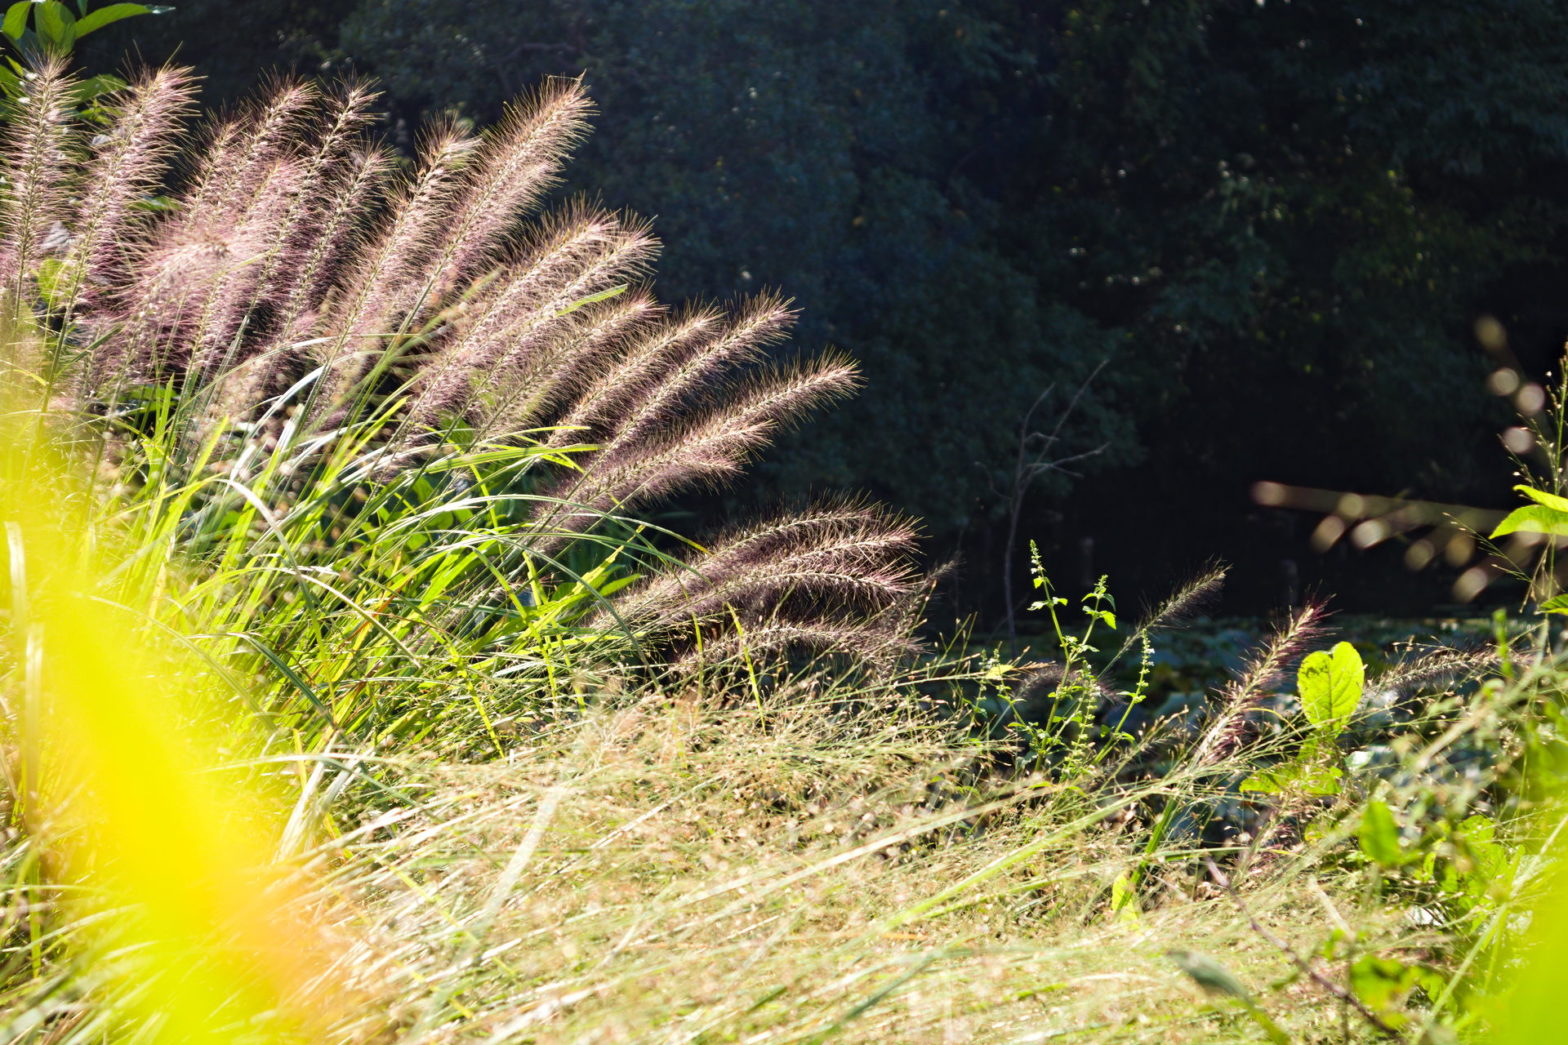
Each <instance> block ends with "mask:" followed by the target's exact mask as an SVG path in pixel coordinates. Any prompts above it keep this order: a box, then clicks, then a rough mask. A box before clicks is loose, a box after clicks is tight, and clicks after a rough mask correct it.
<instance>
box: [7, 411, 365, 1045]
mask: <svg viewBox="0 0 1568 1045" xmlns="http://www.w3.org/2000/svg"><path fill="white" fill-rule="evenodd" d="M15 416H16V415H12V417H13V418H15ZM8 427H9V431H8V433H7V434H8V435H10V436H12V437H13V438H12V439H11V440H9V441H8V446H7V452H6V454H5V455H4V456H5V463H4V465H3V474H0V518H3V519H4V521H5V527H4V547H5V556H6V559H7V562H8V568H9V573H8V576H9V591H8V595H9V599H8V602H9V609H10V616H11V623H12V627H11V629H10V639H11V643H12V645H13V649H12V650H11V656H12V657H13V658H14V659H13V661H12V663H13V664H15V665H17V666H18V668H19V670H18V671H17V675H18V677H19V678H20V680H21V683H22V685H21V688H22V693H21V695H20V697H21V703H22V708H21V711H22V714H21V716H20V717H21V720H22V731H21V732H22V736H21V740H22V745H21V747H22V751H23V756H22V759H21V765H20V774H19V776H20V777H21V779H20V780H19V781H18V784H19V785H20V787H21V794H22V801H23V806H24V816H25V819H26V823H27V827H28V830H29V831H30V832H31V833H32V835H33V837H34V838H36V839H38V840H39V842H40V843H41V847H42V850H43V853H44V857H43V866H44V869H45V873H46V875H47V876H48V878H49V880H50V881H49V883H48V884H49V885H52V886H55V887H65V888H64V889H62V890H61V893H60V895H61V897H62V904H64V907H63V911H64V912H65V913H66V916H67V917H69V918H72V919H74V920H75V921H77V923H78V924H79V925H80V926H81V927H82V928H81V931H80V932H79V933H76V934H73V938H74V939H76V940H78V941H83V942H85V945H86V947H87V948H88V950H89V951H90V952H91V953H90V954H89V955H86V956H84V957H87V958H89V959H90V960H91V961H92V962H93V963H95V965H98V966H100V967H101V968H103V969H104V970H105V971H107V973H108V975H109V977H110V979H111V980H113V981H116V984H115V985H116V987H117V988H118V989H117V990H115V991H114V993H115V994H116V996H118V997H120V998H122V999H125V1007H126V1011H125V1012H124V1013H123V1018H124V1024H125V1026H124V1033H125V1034H126V1036H128V1037H133V1038H135V1039H137V1040H154V1041H169V1042H201V1041H226V1042H232V1041H236V1040H257V1041H288V1040H310V1039H311V1038H313V1037H314V1036H315V1031H317V1030H319V1029H321V1028H323V1027H324V1026H325V1025H326V1024H327V1023H329V1022H331V1021H332V1020H333V1019H334V1018H335V1016H336V1014H337V1013H339V1012H340V1011H341V1008H342V1006H343V1005H344V1004H345V1003H346V1002H347V999H346V998H345V996H344V994H343V992H341V991H339V990H335V989H332V986H331V985H330V984H328V983H324V982H322V980H321V976H322V970H324V969H326V968H328V967H329V966H330V948H329V946H328V944H327V943H326V941H325V938H324V937H323V936H322V934H321V933H319V932H318V931H315V930H314V929H313V928H312V926H311V925H309V924H306V923H305V922H304V921H302V919H301V916H300V915H299V914H298V913H297V912H298V905H297V903H295V902H294V901H296V900H297V899H298V898H299V897H300V896H301V895H302V893H303V891H304V888H305V884H304V882H303V881H302V879H301V877H300V876H299V875H298V874H296V873H294V872H293V871H291V869H290V868H289V867H287V866H286V865H281V864H278V863H276V862H275V861H274V853H275V851H276V847H277V832H278V829H279V828H280V827H281V825H282V822H283V818H282V817H281V816H280V815H279V811H278V810H277V809H276V808H275V807H274V805H273V803H270V802H268V801H267V800H266V795H265V793H264V791H263V790H262V789H261V788H259V787H258V786H256V782H255V779H254V777H255V771H254V770H252V769H245V768H236V763H243V762H244V760H245V758H246V756H247V755H249V754H252V753H253V752H248V751H246V750H244V749H243V744H244V739H243V738H244V737H245V736H246V735H247V733H248V730H247V729H246V727H245V726H244V725H243V724H238V723H236V721H235V720H236V718H238V717H239V714H240V712H239V709H235V708H225V706H224V704H223V701H222V700H221V698H220V697H219V695H218V693H217V687H216V686H215V685H214V684H213V683H212V681H211V679H210V674H211V672H210V669H206V670H204V667H205V666H204V665H202V664H200V663H199V662H198V661H197V660H196V658H195V657H193V656H190V655H184V656H182V655H181V649H182V647H181V646H180V644H179V642H178V640H177V637H176V636H169V637H167V639H166V640H164V641H158V642H157V643H156V646H155V644H154V643H153V642H152V641H151V639H150V638H149V634H150V633H149V631H148V629H147V627H146V624H147V622H145V621H138V620H137V619H136V618H135V615H134V612H133V611H132V610H130V609H129V608H127V606H128V604H129V605H143V606H145V605H147V604H148V603H147V602H146V601H145V600H148V599H155V598H156V595H155V593H152V592H125V591H120V592H117V593H113V594H114V595H118V596H119V598H118V599H116V598H113V597H110V596H109V595H108V594H106V584H105V579H106V578H110V577H112V576H114V575H115V567H116V566H120V565H123V561H122V562H116V561H115V559H116V553H117V552H119V551H120V550H119V549H116V548H115V547H114V545H113V542H112V540H108V539H106V538H105V535H104V534H102V533H92V534H89V533H88V532H86V529H85V526H84V525H82V524H77V525H72V523H71V521H70V520H71V519H72V517H73V514H75V513H72V512H70V511H69V510H68V509H67V498H66V493H65V492H66V490H67V489H68V482H67V479H66V477H65V471H64V469H62V468H58V467H51V466H50V465H49V464H48V463H47V462H45V463H40V459H39V455H38V454H37V453H32V452H27V448H26V446H25V433H23V432H19V431H18V429H21V428H23V427H24V426H23V425H20V424H11V425H9V426H8ZM19 435H20V436H23V438H21V439H18V438H17V437H18V436H19ZM124 553H126V554H134V549H125V550H124ZM225 720H227V722H225ZM236 1028H244V1031H243V1033H241V1032H238V1031H237V1030H236ZM237 1035H239V1036H237Z"/></svg>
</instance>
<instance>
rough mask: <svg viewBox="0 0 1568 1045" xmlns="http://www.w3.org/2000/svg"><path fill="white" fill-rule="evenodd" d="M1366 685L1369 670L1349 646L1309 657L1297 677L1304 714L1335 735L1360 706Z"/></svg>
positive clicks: (1340, 646) (1304, 661)
mask: <svg viewBox="0 0 1568 1045" xmlns="http://www.w3.org/2000/svg"><path fill="white" fill-rule="evenodd" d="M1365 685H1366V666H1365V665H1364V664H1362V663H1361V654H1359V653H1357V652H1356V648H1355V647H1354V646H1352V645H1351V644H1350V643H1348V642H1341V643H1339V644H1338V645H1336V646H1335V647H1334V649H1333V651H1332V652H1327V653H1325V652H1324V651H1322V650H1319V651H1317V652H1316V653H1309V654H1307V656H1306V657H1305V658H1304V659H1303V660H1302V662H1301V670H1300V671H1299V672H1297V674H1296V688H1297V691H1298V692H1299V693H1300V694H1301V710H1302V711H1304V712H1305V713H1306V716H1307V721H1308V722H1311V723H1312V724H1313V725H1314V726H1317V727H1318V728H1320V729H1323V730H1327V731H1330V732H1334V733H1338V732H1339V731H1340V730H1341V729H1343V728H1344V726H1345V720H1346V719H1348V718H1349V717H1350V716H1351V715H1352V714H1353V713H1354V712H1355V710H1356V707H1357V705H1359V704H1360V703H1361V691H1362V689H1363V688H1364V687H1365Z"/></svg>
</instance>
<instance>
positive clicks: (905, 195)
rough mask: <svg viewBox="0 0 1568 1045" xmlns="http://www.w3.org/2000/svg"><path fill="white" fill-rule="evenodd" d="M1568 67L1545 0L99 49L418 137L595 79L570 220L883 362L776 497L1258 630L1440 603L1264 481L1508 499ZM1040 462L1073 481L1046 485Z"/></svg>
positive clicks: (625, 21)
mask: <svg viewBox="0 0 1568 1045" xmlns="http://www.w3.org/2000/svg"><path fill="white" fill-rule="evenodd" d="M1565 38H1568V6H1565V5H1562V4H1560V3H1557V2H1555V0H1484V2H1483V0H1293V2H1288V0H1267V2H1264V0H1160V2H1157V3H1150V2H1149V0H1143V2H1142V3H1138V2H1135V0H1080V2H1075V3H1066V2H1055V0H862V2H861V3H857V4H843V3H840V2H838V0H795V2H791V3H756V2H754V0H328V2H320V3H306V2H299V0H247V2H246V3H243V4H235V3H232V2H223V0H182V2H181V3H180V4H179V6H178V8H177V9H176V10H175V11H173V12H171V13H168V14H165V15H163V16H162V17H159V18H156V19H134V20H131V21H129V22H126V23H123V24H122V25H121V26H117V27H115V28H114V29H113V30H107V31H105V32H103V33H101V34H98V35H97V36H95V37H94V38H93V39H92V40H91V41H90V42H88V43H86V44H84V45H83V47H82V51H83V52H84V53H83V60H84V62H85V63H87V64H88V65H89V66H100V67H101V66H112V65H114V64H116V63H117V62H119V61H120V56H121V55H122V54H124V53H126V52H127V51H130V52H132V53H135V54H138V55H139V56H140V57H141V58H142V59H143V60H147V61H154V62H157V61H163V60H165V59H167V58H170V57H171V56H172V57H174V58H175V59H177V60H179V61H182V62H186V63H191V64H194V65H195V66H197V67H198V69H199V70H200V71H201V72H202V73H203V74H204V75H205V76H206V77H207V79H208V89H207V95H206V97H207V101H208V103H209V104H213V105H222V104H229V103H232V102H233V101H235V100H236V99H239V98H241V97H243V96H244V94H245V93H246V92H248V91H249V90H250V89H251V88H252V87H253V86H254V85H253V83H252V82H251V80H252V70H254V69H256V68H259V67H261V68H265V67H270V68H274V69H277V70H279V71H286V70H289V69H298V70H301V71H306V72H310V73H313V74H314V73H320V72H323V71H325V72H327V73H328V74H333V73H339V74H342V75H351V74H368V75H371V76H374V77H376V78H377V79H378V80H379V81H380V82H381V83H382V85H383V86H384V88H385V90H386V102H385V104H386V109H387V112H388V113H389V133H390V134H391V136H392V137H393V139H394V141H397V142H399V143H400V144H403V145H407V146H412V144H413V142H414V141H415V140H416V137H417V134H418V128H419V127H420V126H421V125H422V124H425V123H427V122H428V121H429V120H431V119H433V118H435V117H437V116H439V115H441V114H444V113H455V114H457V115H459V116H460V117H463V118H467V119H472V120H473V121H475V122H476V123H484V122H487V121H490V120H492V119H494V118H495V117H496V116H497V115H498V114H499V112H500V110H501V105H502V103H503V102H504V101H505V100H507V99H510V98H512V97H515V96H517V95H518V94H520V93H522V92H524V91H526V90H528V89H529V87H530V86H531V85H533V84H535V83H537V82H538V81H539V80H540V79H541V78H542V77H544V76H546V75H566V76H576V75H579V74H581V75H583V76H584V77H585V79H586V81H587V83H588V85H589V89H590V91H591V93H592V95H593V96H594V98H595V99H596V101H597V102H598V104H599V107H600V110H601V114H600V115H599V116H598V117H597V119H596V120H595V126H596V130H595V133H594V135H593V137H592V138H591V140H590V141H589V142H588V143H587V144H586V145H585V147H584V148H583V149H582V150H581V152H580V154H579V158H578V160H577V161H576V162H575V163H574V164H573V165H572V166H571V167H570V169H569V181H568V184H567V185H566V186H565V189H564V191H567V192H582V193H588V194H590V195H593V196H595V197H597V198H599V199H602V200H603V201H604V202H606V203H608V204H611V205H613V206H618V207H627V208H630V209H632V210H635V211H637V212H639V213H642V214H645V215H649V216H654V217H656V219H657V230H658V232H659V234H660V236H661V237H662V238H663V240H664V242H665V251H664V255H663V258H662V260H661V261H660V264H659V272H660V276H659V291H660V294H661V296H662V297H664V298H665V299H666V300H678V299H681V298H686V297H709V298H725V297H730V296H733V295H735V294H737V293H744V292H749V291H755V290H758V289H761V288H763V287H776V288H780V289H781V290H783V291H784V292H785V293H786V294H788V295H790V296H792V297H793V298H795V300H796V302H797V304H798V306H799V307H800V308H801V309H802V310H803V315H802V324H801V327H800V333H799V337H798V338H797V343H798V344H799V345H801V346H802V347H804V348H815V347H819V346H820V345H822V344H824V343H832V344H835V345H838V346H840V347H842V348H844V349H846V350H848V351H849V352H851V353H852V354H853V355H854V356H855V357H857V358H858V359H859V360H860V361H861V363H862V365H863V367H864V370H865V374H866V378H867V387H866V389H865V391H864V392H863V393H862V394H861V395H860V396H859V397H858V398H857V399H856V400H855V401H853V402H852V403H850V404H849V405H847V406H845V407H843V408H841V409H839V410H838V411H836V412H834V413H833V414H832V415H831V416H828V417H826V418H823V419H821V420H818V421H815V422H813V423H812V424H811V425H810V426H809V429H808V431H807V432H806V433H804V434H802V435H801V436H798V437H796V438H794V439H792V440H790V441H787V442H786V444H785V445H784V446H782V447H781V448H780V449H778V450H776V451H775V452H773V453H772V454H770V455H769V458H768V461H767V463H766V464H765V466H764V469H763V471H762V476H763V478H764V480H765V482H764V483H762V484H758V485H759V487H760V488H761V489H762V490H763V492H764V493H765V495H767V496H769V497H771V498H776V497H778V496H784V497H786V498H788V497H799V496H804V495H805V494H806V493H807V492H808V491H816V490H824V489H833V488H845V487H849V488H854V489H859V490H864V491H866V492H868V493H870V494H872V495H874V496H876V497H879V498H883V499H886V500H888V501H890V502H892V503H893V504H896V505H898V506H899V507H901V508H904V509H906V510H908V511H910V512H913V513H915V514H918V515H919V516H921V517H922V518H923V519H924V520H925V527H926V531H927V534H928V537H929V545H930V548H931V550H932V554H933V555H934V556H936V557H945V556H951V555H957V556H958V557H959V560H960V563H961V567H960V570H959V572H958V573H957V575H956V577H957V579H956V580H955V582H954V583H953V584H952V585H950V599H951V603H952V606H951V608H952V609H953V610H954V611H956V612H972V611H978V612H979V613H980V614H981V620H982V623H983V624H991V623H994V622H995V621H996V620H998V619H999V618H1000V616H1001V611H1002V605H1001V600H1000V591H1001V583H1000V576H1001V561H1002V556H1003V551H1002V549H1003V545H1004V541H1005V539H1006V532H1007V529H1008V515H1009V508H1010V505H1011V504H1012V503H1013V502H1014V501H1015V499H1019V498H1020V497H1021V510H1020V512H1019V521H1020V533H1021V535H1022V536H1024V537H1034V538H1036V539H1038V540H1039V541H1040V543H1041V547H1042V550H1043V551H1044V552H1045V555H1046V564H1047V566H1048V568H1050V569H1052V570H1053V572H1055V573H1057V574H1058V575H1059V576H1060V578H1061V580H1062V581H1063V582H1064V583H1065V584H1066V585H1067V586H1068V587H1072V586H1074V585H1076V584H1077V583H1079V582H1080V581H1081V580H1083V579H1085V578H1084V575H1085V574H1089V573H1099V572H1110V573H1111V576H1112V583H1113V588H1114V590H1116V591H1117V592H1118V593H1120V594H1122V595H1123V597H1124V598H1131V597H1135V596H1136V595H1138V594H1141V593H1145V592H1153V591H1155V590H1157V589H1159V588H1160V587H1162V586H1164V585H1166V584H1167V583H1168V582H1170V581H1171V580H1173V579H1179V578H1180V577H1181V576H1182V575H1184V574H1186V573H1188V572H1190V571H1191V570H1192V569H1193V568H1194V567H1196V566H1197V565H1198V564H1201V563H1202V562H1203V561H1205V560H1206V559H1208V558H1210V557H1214V556H1219V557H1223V558H1225V559H1227V560H1229V561H1231V562H1233V563H1235V564H1236V566H1237V569H1236V570H1235V571H1234V572H1233V574H1232V583H1231V588H1230V594H1229V596H1228V601H1227V608H1228V609H1232V610H1238V611H1257V610H1262V609H1266V608H1269V607H1271V606H1274V605H1277V604H1279V603H1280V602H1281V601H1282V600H1283V599H1284V598H1285V597H1286V594H1287V593H1286V590H1285V589H1286V584H1287V582H1286V579H1285V578H1286V575H1287V570H1288V569H1289V568H1290V567H1285V566H1283V565H1282V561H1283V560H1292V561H1293V562H1294V564H1295V565H1294V569H1295V570H1296V571H1297V573H1298V575H1299V583H1298V585H1297V590H1298V591H1299V590H1307V591H1310V590H1313V589H1314V588H1316V589H1319V590H1322V591H1324V592H1325V593H1333V594H1335V595H1337V596H1338V597H1339V598H1338V605H1341V606H1347V607H1350V608H1361V609H1370V610H1378V611H1383V612H1407V613H1409V612H1422V611H1425V610H1427V609H1429V608H1431V607H1432V606H1434V605H1435V604H1437V603H1440V602H1442V601H1443V600H1444V599H1445V598H1446V592H1447V588H1448V581H1449V580H1450V579H1451V577H1450V576H1444V575H1442V574H1441V571H1440V570H1438V569H1434V570H1429V571H1427V572H1426V573H1424V574H1409V573H1407V572H1406V571H1405V570H1404V569H1403V567H1402V565H1401V562H1400V556H1399V555H1398V553H1397V551H1390V550H1387V549H1382V550H1374V551H1373V552H1371V553H1368V554H1365V555H1359V556H1357V555H1354V554H1353V553H1351V552H1349V551H1348V550H1346V549H1344V548H1343V547H1340V548H1336V549H1335V550H1334V551H1333V552H1331V553H1330V554H1328V555H1319V554H1316V553H1314V552H1313V551H1312V550H1311V549H1310V548H1309V547H1308V544H1307V541H1306V535H1307V533H1308V531H1309V530H1310V528H1311V526H1312V524H1313V522H1314V519H1313V518H1312V517H1310V516H1307V515H1303V514H1297V513H1291V512H1287V511H1282V510H1265V509H1262V508H1260V507H1258V506H1256V505H1254V504H1253V503H1252V501H1251V498H1250V496H1249V489H1250V487H1251V484H1252V483H1253V482H1255V481H1258V480H1263V479H1268V480H1276V481H1281V482H1287V483H1300V484H1304V485H1310V486H1317V487H1327V488H1334V489H1345V490H1360V491H1367V492H1372V491H1375V492H1381V493H1400V492H1404V493H1410V494H1414V495H1418V496H1422V497H1430V498H1435V499H1439V500H1445V501H1463V502H1472V503H1489V504H1503V503H1507V501H1508V493H1507V491H1508V482H1509V479H1508V472H1509V464H1508V461H1507V458H1506V455H1505V454H1503V452H1502V451H1501V450H1500V449H1499V447H1498V445H1497V438H1496V433H1497V431H1498V430H1499V428H1500V426H1501V425H1502V424H1503V423H1504V422H1505V421H1506V418H1507V417H1508V410H1507V404H1506V402H1504V401H1500V400H1498V399H1496V398H1494V397H1489V396H1488V395H1487V393H1486V390H1485V377H1486V372H1487V367H1486V360H1485V359H1484V357H1483V353H1482V352H1481V350H1480V349H1479V348H1478V347H1477V345H1476V340H1475V336H1474V333H1473V330H1474V324H1475V321H1476V319H1477V317H1479V316H1482V315H1495V316H1496V317H1498V318H1499V319H1501V320H1502V322H1503V324H1504V326H1505V327H1506V329H1507V330H1508V332H1509V335H1510V338H1511V340H1512V344H1513V347H1514V350H1515V351H1516V352H1517V353H1518V354H1519V356H1520V357H1521V358H1522V359H1523V361H1524V363H1525V366H1526V369H1527V370H1531V371H1535V372H1536V373H1542V372H1544V371H1545V370H1546V369H1547V368H1548V367H1549V366H1550V365H1552V364H1553V363H1554V362H1555V360H1556V358H1557V354H1558V352H1559V351H1560V348H1561V345H1562V342H1563V338H1564V335H1565V334H1568V297H1565V295H1564V288H1568V271H1565V268H1568V237H1565V232H1568V53H1565V52H1564V51H1563V50H1562V49H1561V48H1560V47H1558V46H1555V45H1554V41H1560V40H1562V39H1565ZM1042 396H1043V398H1042ZM1075 397H1076V400H1077V401H1076V406H1075V407H1074V408H1072V409H1071V410H1070V412H1069V405H1070V404H1071V403H1073V401H1074V399H1075ZM1031 408H1034V410H1033V414H1032V415H1031ZM1064 417H1065V422H1064V423H1062V424H1061V425H1060V427H1059V428H1058V422H1059V421H1062V419H1063V418H1064ZM1021 432H1023V433H1025V434H1028V433H1034V434H1033V435H1032V436H1031V437H1030V438H1028V439H1026V440H1025V441H1024V443H1023V445H1022V446H1021V445H1020V433H1021ZM1053 432H1054V433H1056V434H1057V435H1058V436H1059V438H1057V439H1056V440H1055V441H1054V442H1052V441H1050V439H1049V438H1048V437H1049V436H1050V435H1051V434H1052V433H1053ZM1021 454H1022V455H1023V457H1024V458H1025V459H1028V460H1034V459H1036V458H1037V457H1042V456H1043V459H1045V460H1065V459H1071V460H1070V461H1069V462H1068V463H1067V464H1065V465H1064V466H1063V468H1062V469H1053V470H1050V471H1048V472H1047V473H1046V474H1044V475H1043V476H1041V478H1040V480H1039V481H1038V482H1035V483H1033V484H1032V485H1031V486H1030V487H1029V488H1028V490H1027V491H1026V492H1025V491H1020V489H1019V487H1018V483H1017V481H1016V472H1017V465H1018V463H1019V461H1020V455H1021ZM745 508H746V506H745V505H743V504H736V503H730V502H729V501H727V500H726V499H725V498H720V497H716V498H714V499H712V500H711V501H709V502H704V503H694V504H692V505H690V506H689V508H688V510H689V511H691V512H696V513H701V514H704V515H714V514H722V513H729V512H737V511H744V510H745ZM1086 538H1087V539H1089V540H1088V541H1086ZM1090 541H1092V545H1091V543H1090ZM1091 547H1092V552H1091V551H1090V549H1091ZM1019 554H1020V555H1021V554H1022V551H1021V550H1020V552H1019Z"/></svg>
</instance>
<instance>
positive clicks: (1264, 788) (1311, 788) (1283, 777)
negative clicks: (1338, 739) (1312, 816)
mask: <svg viewBox="0 0 1568 1045" xmlns="http://www.w3.org/2000/svg"><path fill="white" fill-rule="evenodd" d="M1340 775H1341V774H1340V771H1339V769H1337V768H1336V767H1334V766H1314V765H1308V764H1304V763H1303V762H1287V763H1284V764H1283V765H1278V766H1274V767H1272V768H1270V769H1263V770H1259V771H1258V772H1256V773H1253V774H1252V775H1251V776H1249V777H1247V778H1246V779H1245V780H1243V781H1242V782H1241V784H1240V785H1239V786H1238V789H1239V790H1241V791H1256V792H1258V793H1260V794H1265V795H1278V794H1283V793H1284V792H1286V791H1296V792H1298V793H1300V794H1303V795H1337V794H1339V791H1340V786H1339V778H1340Z"/></svg>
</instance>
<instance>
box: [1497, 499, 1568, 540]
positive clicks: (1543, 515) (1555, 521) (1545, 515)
mask: <svg viewBox="0 0 1568 1045" xmlns="http://www.w3.org/2000/svg"><path fill="white" fill-rule="evenodd" d="M1510 533H1544V534H1549V535H1550V536H1553V537H1568V512H1560V511H1558V510H1557V509H1555V508H1548V507H1547V506H1546V505H1544V504H1527V505H1525V506H1524V507H1523V508H1515V509H1514V510H1513V511H1511V512H1509V513H1508V517H1507V518H1506V519H1504V520H1503V521H1502V522H1500V523H1498V524H1497V529H1495V530H1493V531H1492V534H1491V535H1492V536H1493V537H1506V536H1508V535H1509V534H1510Z"/></svg>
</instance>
